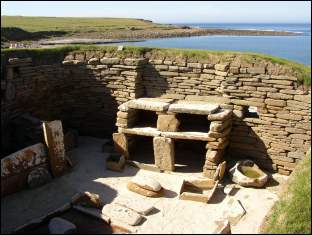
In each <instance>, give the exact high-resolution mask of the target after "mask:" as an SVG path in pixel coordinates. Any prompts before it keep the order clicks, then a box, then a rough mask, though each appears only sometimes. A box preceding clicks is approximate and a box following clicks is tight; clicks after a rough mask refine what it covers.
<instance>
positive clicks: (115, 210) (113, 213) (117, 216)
mask: <svg viewBox="0 0 312 235" xmlns="http://www.w3.org/2000/svg"><path fill="white" fill-rule="evenodd" d="M102 214H103V215H105V216H107V217H109V218H110V219H111V220H117V221H120V222H123V223H126V224H128V225H137V224H138V223H140V222H141V220H142V219H143V217H142V216H141V215H140V214H138V213H137V212H135V211H133V210H131V209H129V208H126V207H124V206H121V205H118V204H115V203H113V204H106V205H105V206H103V209H102Z"/></svg>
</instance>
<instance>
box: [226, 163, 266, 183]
mask: <svg viewBox="0 0 312 235" xmlns="http://www.w3.org/2000/svg"><path fill="white" fill-rule="evenodd" d="M229 173H230V176H231V178H232V181H233V182H235V183H237V184H239V185H241V186H243V187H257V188H262V187H263V186H264V185H265V184H266V182H267V181H268V175H267V174H266V173H264V172H263V171H262V170H261V169H260V168H259V167H258V166H257V165H256V164H255V163H254V162H253V161H251V160H244V161H238V162H237V163H236V164H235V166H234V167H232V168H231V169H230V171H229Z"/></svg>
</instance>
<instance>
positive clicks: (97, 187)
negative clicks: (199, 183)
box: [1, 137, 287, 234]
mask: <svg viewBox="0 0 312 235" xmlns="http://www.w3.org/2000/svg"><path fill="white" fill-rule="evenodd" d="M105 141H106V140H104V139H98V138H92V137H80V139H79V147H78V148H76V149H74V150H73V151H72V152H71V155H72V160H73V163H74V167H73V168H72V169H71V170H70V172H68V173H66V174H65V175H63V176H61V177H59V178H56V179H54V180H53V181H52V182H50V183H49V184H46V185H44V186H42V187H40V188H36V189H31V190H24V191H21V192H18V193H15V194H12V195H9V196H6V197H4V198H2V199H1V215H2V216H1V233H8V232H11V231H13V230H14V229H15V228H16V227H17V226H20V225H22V224H24V223H26V222H28V221H30V220H31V219H34V218H37V217H40V216H43V215H45V214H46V213H48V212H50V211H52V210H54V209H56V208H57V207H60V206H61V205H63V204H65V203H66V202H68V201H69V200H70V198H71V196H73V195H74V194H75V193H76V192H79V191H89V192H93V193H97V194H99V195H100V197H101V199H102V200H103V202H104V203H111V202H118V201H120V202H124V201H132V203H133V204H141V205H142V207H148V206H153V207H154V208H155V209H154V210H153V212H152V213H151V214H150V215H147V216H145V218H146V220H145V221H144V223H142V224H141V225H139V226H135V229H136V232H137V233H155V234H156V233H212V232H213V231H214V229H215V224H214V222H215V221H216V220H217V219H218V218H221V217H222V216H223V215H225V214H229V206H228V203H229V200H230V199H231V198H230V197H229V196H226V195H225V194H224V193H223V190H222V188H221V187H220V188H218V189H217V191H216V194H215V195H214V197H213V198H212V200H211V201H210V203H209V204H205V203H201V202H193V201H185V200H179V199H178V193H179V189H180V185H181V184H182V181H183V179H185V178H188V177H191V176H194V174H193V173H175V172H173V173H170V174H169V173H157V172H151V171H146V170H139V169H137V168H133V167H130V166H126V168H125V170H124V171H123V172H121V173H119V172H113V171H108V170H106V167H105V159H106V158H107V157H108V154H107V153H103V152H102V151H101V149H102V144H103V143H104V142H105ZM136 174H143V175H146V176H151V177H153V178H154V179H156V180H157V181H158V182H159V183H160V184H161V185H162V186H163V187H164V188H165V194H164V197H161V198H146V197H144V196H141V195H138V194H136V193H134V192H131V191H129V190H128V189H127V182H128V181H129V180H130V179H131V177H133V176H134V175H136ZM272 177H273V180H271V182H270V183H269V186H267V187H266V188H263V189H254V188H239V189H236V190H234V192H233V194H234V195H233V196H232V197H233V198H235V199H236V200H239V202H240V204H241V205H242V207H243V208H244V210H245V211H246V214H245V215H243V216H242V217H241V218H240V219H239V220H238V222H237V223H236V224H235V225H233V224H231V230H232V233H258V229H259V228H260V225H261V222H262V220H263V219H264V217H265V215H266V214H267V213H268V211H269V210H270V208H271V207H272V206H273V205H274V203H275V202H276V201H277V200H278V192H279V189H280V187H281V186H282V185H283V184H284V183H285V182H286V180H287V177H285V176H281V175H278V174H274V175H272ZM136 206H137V205H136Z"/></svg>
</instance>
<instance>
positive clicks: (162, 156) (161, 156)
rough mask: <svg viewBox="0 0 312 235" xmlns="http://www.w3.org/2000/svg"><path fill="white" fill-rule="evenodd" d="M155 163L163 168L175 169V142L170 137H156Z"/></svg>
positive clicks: (154, 142)
mask: <svg viewBox="0 0 312 235" xmlns="http://www.w3.org/2000/svg"><path fill="white" fill-rule="evenodd" d="M153 145H154V156H155V165H156V166H157V167H159V168H160V169H161V170H168V171H173V170H174V142H173V140H172V139H170V138H165V137H154V139H153Z"/></svg>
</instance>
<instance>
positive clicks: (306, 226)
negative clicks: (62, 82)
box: [263, 152, 311, 234]
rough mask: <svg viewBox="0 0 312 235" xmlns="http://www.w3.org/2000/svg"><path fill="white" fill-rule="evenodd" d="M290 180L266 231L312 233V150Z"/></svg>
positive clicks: (272, 212)
mask: <svg viewBox="0 0 312 235" xmlns="http://www.w3.org/2000/svg"><path fill="white" fill-rule="evenodd" d="M289 180H290V182H289V185H288V188H287V191H285V192H284V194H283V195H282V198H281V200H280V201H278V202H277V203H276V204H275V206H274V207H273V209H272V211H271V214H270V216H269V217H268V220H267V221H266V224H265V226H264V229H263V232H264V233H273V234H298V233H299V234H311V152H310V153H309V154H308V155H307V156H306V158H305V159H304V160H303V161H302V162H300V163H299V164H298V165H297V167H296V170H295V172H294V173H293V175H292V176H291V179H289Z"/></svg>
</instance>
